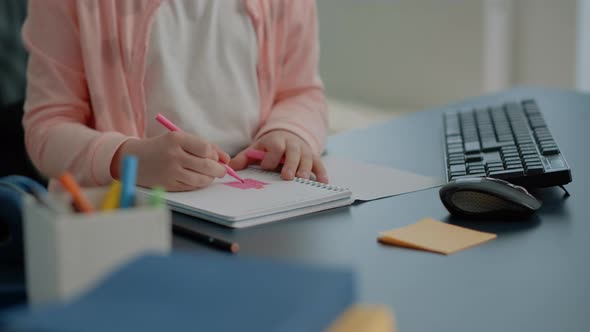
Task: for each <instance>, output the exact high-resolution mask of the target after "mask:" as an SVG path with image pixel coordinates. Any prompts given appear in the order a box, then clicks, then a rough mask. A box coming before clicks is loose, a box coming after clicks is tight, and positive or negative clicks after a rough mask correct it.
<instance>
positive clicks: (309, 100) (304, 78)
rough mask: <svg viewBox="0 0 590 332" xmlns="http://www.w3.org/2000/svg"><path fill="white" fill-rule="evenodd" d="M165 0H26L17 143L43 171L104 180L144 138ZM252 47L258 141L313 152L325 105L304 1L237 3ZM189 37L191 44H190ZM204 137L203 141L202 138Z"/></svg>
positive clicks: (313, 19) (313, 20)
mask: <svg viewBox="0 0 590 332" xmlns="http://www.w3.org/2000/svg"><path fill="white" fill-rule="evenodd" d="M164 1H166V0H29V16H28V18H27V20H26V22H25V25H24V27H23V39H24V42H25V45H26V47H27V49H28V50H29V53H30V58H29V67H28V76H27V80H28V87H27V99H26V103H25V116H24V118H23V124H24V127H25V133H26V136H25V141H26V146H27V150H28V153H29V155H30V157H31V160H32V161H33V163H34V164H35V165H36V166H37V168H38V169H39V170H40V171H41V172H42V173H44V174H45V175H47V176H49V177H57V176H59V175H61V173H63V172H64V171H65V170H69V171H70V172H72V173H73V174H74V175H75V177H76V178H77V179H78V180H79V181H80V183H81V184H82V185H85V186H96V185H105V184H108V183H110V182H111V181H112V176H111V173H110V164H111V160H112V158H113V156H114V154H115V152H116V151H117V149H118V148H119V146H120V145H121V144H122V143H123V142H125V140H127V139H129V138H133V137H135V138H144V137H145V131H146V122H147V121H151V120H152V119H146V98H145V94H144V88H143V82H144V73H145V63H146V53H147V43H148V41H149V34H150V26H151V23H152V21H153V19H154V15H155V13H156V11H157V10H158V8H159V6H160V5H161V4H162V2H164ZM243 1H244V2H245V5H246V8H247V10H248V14H249V16H250V18H251V20H252V24H253V27H254V30H255V32H256V35H257V44H258V57H259V59H258V65H257V73H258V89H259V94H260V96H259V98H260V121H259V129H258V131H257V135H256V137H255V139H256V138H258V137H260V136H261V135H264V134H265V133H268V132H269V131H272V130H276V129H283V130H288V131H290V132H293V133H294V134H296V135H298V136H300V137H301V138H302V139H303V140H305V141H306V142H307V143H308V144H309V145H310V146H311V147H312V149H313V151H314V152H315V153H320V152H321V151H322V149H323V144H324V141H325V137H326V127H327V108H326V105H325V100H324V93H323V85H322V82H321V79H320V77H319V74H318V61H319V45H318V31H317V15H316V4H315V1H314V0H243ZM195 42H198V41H195ZM205 139H206V137H205Z"/></svg>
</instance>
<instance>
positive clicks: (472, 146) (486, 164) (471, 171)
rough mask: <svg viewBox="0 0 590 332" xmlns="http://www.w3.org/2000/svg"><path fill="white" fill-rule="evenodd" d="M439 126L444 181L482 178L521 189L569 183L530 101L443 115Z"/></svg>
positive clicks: (563, 163) (559, 156)
mask: <svg viewBox="0 0 590 332" xmlns="http://www.w3.org/2000/svg"><path fill="white" fill-rule="evenodd" d="M444 125H445V161H446V166H447V179H448V181H451V180H455V179H460V178H466V177H482V176H487V177H492V178H498V179H503V180H506V181H508V182H511V183H514V184H518V185H523V186H526V187H550V186H559V185H564V184H566V183H569V182H571V181H572V175H571V171H570V168H569V166H568V164H567V162H566V160H565V158H564V156H563V155H562V154H561V152H560V150H559V147H558V146H557V143H556V142H555V139H554V138H553V136H552V135H551V133H550V132H549V128H548V127H547V124H546V123H545V120H544V119H543V115H542V114H541V112H540V110H539V107H538V105H537V103H536V102H535V101H534V100H525V101H522V102H511V103H506V104H503V105H498V106H493V107H485V108H477V109H475V110H469V111H461V112H453V113H445V114H444Z"/></svg>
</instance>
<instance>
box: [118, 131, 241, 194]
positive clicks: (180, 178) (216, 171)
mask: <svg viewBox="0 0 590 332" xmlns="http://www.w3.org/2000/svg"><path fill="white" fill-rule="evenodd" d="M126 154H133V155H135V156H137V157H138V158H139V167H138V170H137V184H138V185H141V186H144V187H154V186H162V187H164V188H165V189H166V190H168V191H188V190H194V189H197V188H203V187H206V186H208V185H209V184H211V182H212V181H213V180H214V178H222V177H224V176H225V173H226V170H225V168H224V167H223V166H222V165H221V164H220V163H219V162H218V160H221V161H223V162H226V163H227V162H229V159H230V158H229V155H228V154H227V153H225V152H223V151H221V150H220V149H219V148H218V147H217V146H215V145H213V144H210V143H208V142H206V141H205V140H203V139H201V138H199V137H197V136H195V135H191V134H188V133H184V132H170V133H167V134H164V135H162V136H158V137H154V138H149V139H141V140H140V139H130V140H128V141H126V142H125V143H123V144H122V145H121V147H120V148H119V150H117V152H116V154H115V156H114V157H113V160H112V162H111V174H112V175H113V177H115V178H119V174H120V167H121V166H120V165H121V160H122V159H123V156H125V155H126Z"/></svg>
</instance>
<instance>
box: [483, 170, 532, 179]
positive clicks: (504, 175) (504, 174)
mask: <svg viewBox="0 0 590 332" xmlns="http://www.w3.org/2000/svg"><path fill="white" fill-rule="evenodd" d="M523 172H524V170H523V169H522V168H517V169H508V170H505V171H493V172H489V173H488V176H490V177H493V178H496V179H508V178H511V177H514V176H522V175H523Z"/></svg>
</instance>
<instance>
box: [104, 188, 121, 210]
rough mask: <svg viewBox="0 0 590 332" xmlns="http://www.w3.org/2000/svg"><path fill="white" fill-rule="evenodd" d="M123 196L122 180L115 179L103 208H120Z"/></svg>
mask: <svg viewBox="0 0 590 332" xmlns="http://www.w3.org/2000/svg"><path fill="white" fill-rule="evenodd" d="M120 197H121V182H119V181H113V184H111V188H110V189H109V192H108V193H107V195H106V197H105V198H104V201H103V202H102V210H103V211H110V210H115V209H118V208H119V200H120Z"/></svg>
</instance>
